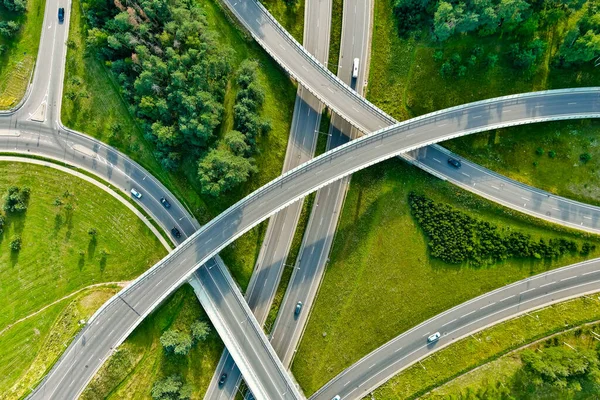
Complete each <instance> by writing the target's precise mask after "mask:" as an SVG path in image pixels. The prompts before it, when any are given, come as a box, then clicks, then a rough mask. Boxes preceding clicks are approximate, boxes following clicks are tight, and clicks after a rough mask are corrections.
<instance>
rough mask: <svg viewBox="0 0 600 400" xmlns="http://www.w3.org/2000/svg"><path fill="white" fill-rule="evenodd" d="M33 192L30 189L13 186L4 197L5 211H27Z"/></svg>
mask: <svg viewBox="0 0 600 400" xmlns="http://www.w3.org/2000/svg"><path fill="white" fill-rule="evenodd" d="M30 194H31V190H30V189H29V188H28V187H23V188H20V187H18V186H11V187H9V188H8V190H7V191H6V194H5V195H4V205H3V207H2V208H3V209H4V211H6V212H7V213H22V212H25V211H26V210H27V205H28V204H29V196H30Z"/></svg>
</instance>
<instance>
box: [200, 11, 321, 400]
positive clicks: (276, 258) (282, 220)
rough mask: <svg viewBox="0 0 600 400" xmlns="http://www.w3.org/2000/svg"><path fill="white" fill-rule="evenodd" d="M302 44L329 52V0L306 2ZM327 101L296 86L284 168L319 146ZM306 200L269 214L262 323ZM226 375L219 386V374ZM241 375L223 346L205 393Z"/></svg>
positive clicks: (254, 284) (251, 300) (211, 395)
mask: <svg viewBox="0 0 600 400" xmlns="http://www.w3.org/2000/svg"><path fill="white" fill-rule="evenodd" d="M304 10H305V15H306V17H305V20H304V21H305V22H304V41H303V42H304V45H305V47H306V48H307V49H308V50H309V51H311V52H312V53H313V54H314V55H315V57H317V58H318V59H319V60H320V61H321V62H325V61H326V60H327V57H328V54H329V31H330V25H331V0H307V1H306V4H305V9H304ZM322 110H323V105H322V104H321V102H319V100H318V99H317V98H316V97H314V96H313V95H312V94H310V93H309V92H308V90H306V89H304V88H303V87H302V86H300V87H299V88H298V93H297V95H296V103H295V106H294V116H293V119H292V126H291V131H290V139H289V141H288V148H287V151H286V155H285V161H284V166H283V172H286V171H289V170H290V169H292V168H294V167H296V166H298V165H300V164H302V163H303V162H305V161H308V160H310V159H311V158H312V157H313V155H314V152H315V145H316V141H317V136H318V134H319V132H318V131H319V124H320V122H321V112H322ZM302 204H303V201H298V202H296V203H294V204H291V205H289V206H288V207H287V208H285V209H283V210H281V211H280V212H278V213H277V214H275V215H274V216H273V217H271V219H270V220H269V225H268V226H267V232H266V234H265V238H264V240H263V244H262V247H261V250H260V253H259V255H258V259H257V260H256V266H255V267H254V272H253V273H252V278H251V279H250V284H249V285H248V290H247V292H246V300H247V301H248V305H249V306H250V309H251V310H252V312H253V313H254V316H255V317H256V319H257V320H258V323H259V324H260V325H261V326H262V325H264V323H265V321H266V319H267V316H268V314H269V310H270V308H271V305H272V304H273V299H274V298H275V293H276V291H277V287H278V285H279V282H280V280H281V275H282V273H283V269H284V268H285V261H286V259H287V256H288V253H289V251H290V247H291V245H292V240H293V238H294V233H295V231H296V226H297V224H298V219H299V218H300V212H301V211H302ZM223 373H225V374H227V380H226V381H225V383H224V384H223V385H222V386H221V387H219V384H218V383H219V379H220V377H221V375H222V374H223ZM240 382H241V375H240V371H239V369H238V368H236V367H235V363H234V362H233V359H232V358H231V357H230V356H229V354H228V351H227V349H226V350H225V351H224V352H223V355H222V356H221V359H220V360H219V364H218V365H217V368H216V370H215V373H214V375H213V378H212V380H211V383H210V385H209V387H208V390H207V391H206V394H205V395H204V398H205V399H233V398H234V397H235V394H236V393H237V392H238V388H239V384H240Z"/></svg>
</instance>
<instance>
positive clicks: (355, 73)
mask: <svg viewBox="0 0 600 400" xmlns="http://www.w3.org/2000/svg"><path fill="white" fill-rule="evenodd" d="M359 64H360V60H359V59H358V58H355V59H354V62H353V63H352V77H353V78H358V65H359Z"/></svg>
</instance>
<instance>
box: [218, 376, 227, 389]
mask: <svg viewBox="0 0 600 400" xmlns="http://www.w3.org/2000/svg"><path fill="white" fill-rule="evenodd" d="M226 380H227V374H221V377H220V378H219V387H221V386H223V385H224V384H225V381H226Z"/></svg>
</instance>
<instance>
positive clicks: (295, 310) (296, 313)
mask: <svg viewBox="0 0 600 400" xmlns="http://www.w3.org/2000/svg"><path fill="white" fill-rule="evenodd" d="M300 311H302V302H301V301H299V302H298V304H296V308H295V309H294V315H295V316H296V317H297V316H298V315H300Z"/></svg>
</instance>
